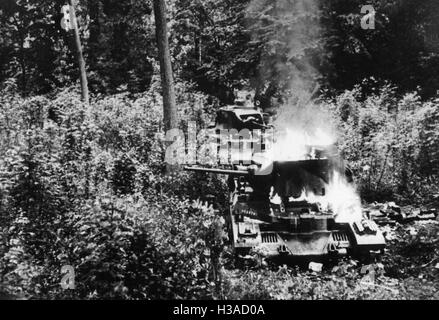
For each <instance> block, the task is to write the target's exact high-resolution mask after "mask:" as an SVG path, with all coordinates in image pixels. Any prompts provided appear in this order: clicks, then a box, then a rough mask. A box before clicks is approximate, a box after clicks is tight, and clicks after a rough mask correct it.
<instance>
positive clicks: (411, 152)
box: [328, 85, 439, 202]
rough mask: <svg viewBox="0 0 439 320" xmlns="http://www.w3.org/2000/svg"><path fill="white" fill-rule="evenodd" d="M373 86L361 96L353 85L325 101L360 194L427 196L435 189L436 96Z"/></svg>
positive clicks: (437, 148) (418, 198) (379, 197)
mask: <svg viewBox="0 0 439 320" xmlns="http://www.w3.org/2000/svg"><path fill="white" fill-rule="evenodd" d="M375 91H377V92H376V93H374V94H371V95H369V96H368V97H366V98H365V99H363V98H362V96H363V95H362V92H361V90H360V88H359V87H356V88H355V89H353V90H351V91H346V92H345V93H343V94H341V95H340V96H338V97H337V98H336V99H335V100H334V101H333V102H332V103H330V104H329V105H328V107H329V108H331V109H332V110H333V112H334V118H335V121H336V123H337V124H338V128H339V133H340V137H339V148H340V150H341V151H342V154H343V156H344V158H345V159H346V160H347V161H348V163H349V164H350V165H351V167H352V169H353V173H354V176H355V177H356V178H357V182H358V185H359V187H360V190H361V192H362V195H363V197H364V198H365V199H366V200H372V201H374V200H377V201H380V200H386V199H397V200H399V201H404V200H406V199H409V200H410V201H411V202H414V201H415V202H421V201H429V200H431V199H432V196H433V195H434V194H437V193H438V190H439V189H438V187H437V186H438V184H437V182H438V177H439V175H438V174H439V172H438V168H439V163H438V159H439V158H438V155H439V131H438V128H439V117H438V110H439V101H437V100H431V101H424V102H423V101H421V99H420V98H419V96H418V94H417V93H416V92H415V93H410V94H405V95H404V96H402V97H399V96H398V95H397V94H396V93H395V89H394V88H393V87H392V86H390V85H386V86H383V87H381V88H379V90H375Z"/></svg>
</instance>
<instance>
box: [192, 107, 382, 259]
mask: <svg viewBox="0 0 439 320" xmlns="http://www.w3.org/2000/svg"><path fill="white" fill-rule="evenodd" d="M269 126H270V125H269V124H268V123H267V122H266V120H265V119H264V115H263V114H262V113H261V112H260V111H258V110H256V109H253V108H249V107H246V106H244V105H241V106H240V105H235V106H229V107H225V108H222V109H220V110H219V111H218V114H217V118H216V124H215V126H214V128H215V129H217V130H220V129H230V128H233V129H237V130H242V129H250V130H252V129H266V128H268V127H269ZM307 148H308V151H307V152H306V155H305V156H304V157H303V159H300V160H293V161H279V160H266V161H265V160H263V161H259V160H258V158H257V157H254V158H252V161H251V162H250V163H246V164H243V163H241V162H236V163H233V164H230V165H229V166H228V167H227V166H220V167H215V168H212V167H210V168H207V167H202V166H189V167H185V170H189V171H198V172H200V171H201V172H211V173H217V174H225V175H227V176H228V179H227V182H228V187H229V208H228V212H227V213H226V217H227V221H228V227H229V233H230V240H231V242H232V244H233V247H234V249H235V251H236V253H242V254H245V253H246V252H248V251H249V250H256V251H258V252H259V253H261V254H263V255H264V256H269V257H278V256H331V255H346V254H352V255H358V254H360V255H362V254H365V253H366V254H367V253H369V252H370V251H375V250H376V251H379V250H383V248H384V246H385V240H384V237H383V235H382V233H381V232H380V230H379V229H378V227H377V225H376V224H375V223H374V222H373V221H371V220H368V219H366V218H364V217H357V219H346V220H340V219H339V218H340V217H338V216H337V215H336V212H335V211H334V208H331V206H323V205H322V204H323V203H324V202H325V201H326V197H327V193H328V191H329V190H328V188H329V187H330V185H331V181H333V180H334V178H336V177H338V176H339V177H342V178H343V179H344V181H346V182H347V183H350V182H351V181H352V179H351V175H350V171H349V170H348V168H347V167H346V166H345V165H344V163H343V161H341V160H340V159H339V158H338V157H337V156H336V154H335V152H334V149H333V148H331V147H328V146H326V147H321V146H307ZM261 154H262V158H264V157H263V155H264V148H262V151H261ZM333 188H334V186H333ZM342 197H343V195H342ZM346 210H350V208H349V207H348V208H347V209H346ZM346 214H347V215H349V212H346Z"/></svg>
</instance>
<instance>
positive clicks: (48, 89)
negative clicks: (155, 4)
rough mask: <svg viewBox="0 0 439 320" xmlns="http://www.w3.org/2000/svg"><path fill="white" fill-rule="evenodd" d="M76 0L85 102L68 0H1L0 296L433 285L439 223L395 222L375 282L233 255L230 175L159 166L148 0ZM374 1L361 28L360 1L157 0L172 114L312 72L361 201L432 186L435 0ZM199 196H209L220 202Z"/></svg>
mask: <svg viewBox="0 0 439 320" xmlns="http://www.w3.org/2000/svg"><path fill="white" fill-rule="evenodd" d="M77 2H78V4H77V13H78V18H79V25H80V31H81V39H82V42H83V47H84V54H85V60H86V65H87V76H88V80H89V86H90V91H91V93H92V94H91V102H90V105H88V106H87V105H85V104H83V103H82V102H81V101H80V98H79V96H80V95H79V93H78V91H77V90H78V89H77V87H78V86H77V78H78V72H77V66H76V60H75V58H74V48H73V44H72V39H71V35H69V34H68V33H66V32H65V31H64V30H62V29H61V26H60V23H59V21H60V18H61V17H60V9H61V6H62V5H63V4H64V3H65V1H64V0H56V1H43V0H2V1H0V294H2V293H7V294H9V295H12V296H13V297H23V298H74V299H77V298H92V299H102V298H115V299H130V298H131V299H158V298H165V299H172V298H187V299H194V298H234V299H243V298H249V299H266V298H267V299H274V298H277V299H320V298H324V299H333V298H339V299H351V298H359V299H382V298H413V297H415V298H417V297H420V298H430V297H433V298H439V297H438V296H437V292H438V284H437V283H436V282H437V280H436V282H434V281H435V279H437V272H438V271H437V269H435V268H434V262H436V261H437V255H438V252H437V249H436V248H437V244H438V243H437V239H438V231H439V230H438V227H437V224H434V223H432V224H431V225H414V226H411V229H410V230H406V229H404V228H402V227H396V229H395V230H391V231H392V232H393V233H395V237H394V239H393V240H391V241H390V245H391V249H390V250H389V251H388V252H387V253H386V254H385V255H384V256H383V258H382V259H381V261H377V262H376V263H374V265H373V266H374V268H375V269H376V270H378V271H377V272H378V274H377V282H376V285H373V286H369V285H367V284H366V285H364V284H362V283H361V280H362V279H363V277H364V274H363V273H362V272H361V268H362V265H361V264H360V263H358V262H356V261H342V262H340V263H339V264H338V265H335V266H333V267H334V268H329V269H325V270H324V272H323V273H321V274H319V275H318V274H316V273H313V272H310V271H303V270H301V269H292V268H287V267H281V268H278V267H277V266H276V267H273V266H267V265H260V264H259V265H258V268H257V269H252V268H251V267H249V268H247V269H246V268H241V269H239V268H238V269H237V268H234V267H235V265H234V263H235V260H234V259H233V257H232V254H231V252H230V248H228V246H227V235H226V232H225V227H224V219H223V215H222V213H223V212H224V208H225V206H227V202H226V197H227V191H226V184H225V183H224V181H223V180H222V179H221V178H217V177H215V176H213V175H207V174H190V173H185V172H181V171H178V170H174V171H172V170H171V171H169V170H168V173H167V174H164V172H165V169H166V164H165V163H164V155H165V144H164V143H163V136H164V133H163V125H162V96H161V87H160V83H159V81H158V80H157V79H158V73H159V72H158V63H157V49H156V45H155V30H154V19H153V14H152V9H151V3H150V1H144V0H88V1H85V0H83V1H77ZM368 3H370V4H372V5H373V6H374V8H375V10H376V17H375V18H376V21H375V26H376V28H375V29H373V30H363V29H362V28H361V26H360V19H361V17H362V14H361V13H360V9H361V6H362V5H363V4H364V3H363V1H357V0H336V1H335V0H334V1H333V0H331V1H317V0H315V1H308V0H278V1H268V0H252V1H250V0H239V1H237V0H205V1H204V0H203V1H199V0H169V1H167V7H168V18H169V21H168V24H169V28H170V32H169V37H170V50H171V55H172V63H173V69H174V74H175V78H176V84H175V85H176V92H177V107H178V116H179V120H180V127H181V129H182V130H183V131H184V130H185V128H186V122H187V121H188V120H191V121H195V122H196V123H197V125H198V128H201V127H205V126H206V125H207V123H209V122H210V121H211V120H212V119H213V115H214V113H215V110H216V109H217V108H218V107H219V106H221V105H223V104H224V103H229V102H231V101H232V100H233V91H234V89H236V88H241V87H250V88H251V89H253V90H254V91H255V92H256V98H257V99H258V100H259V101H260V102H261V107H262V108H263V109H266V110H268V109H270V108H272V107H278V106H279V105H281V104H284V101H287V98H288V97H290V96H291V95H293V96H294V94H295V92H294V90H297V91H299V92H301V91H302V90H303V91H306V92H308V91H310V89H312V88H314V87H316V88H320V89H321V90H320V93H322V94H321V95H320V98H319V100H318V101H319V103H320V105H321V106H322V107H323V108H324V109H326V110H328V111H329V113H330V114H331V115H332V117H333V120H334V123H335V124H336V126H337V129H338V130H337V133H338V148H339V150H340V152H341V154H342V155H343V157H344V158H345V159H346V160H347V162H348V163H349V165H350V166H351V168H352V171H353V174H354V179H355V182H356V184H357V186H358V189H359V191H360V192H361V195H362V196H363V199H364V200H366V201H375V200H378V201H381V200H396V201H398V202H410V203H417V204H424V203H426V202H431V201H433V200H434V199H437V195H438V194H439V187H438V186H439V181H438V180H439V172H438V169H439V163H438V161H439V160H438V159H439V100H438V98H437V89H438V86H439V72H438V70H439V59H438V49H439V45H438V38H439V34H438V31H437V30H438V25H437V23H438V22H437V21H439V20H438V19H437V18H438V15H439V8H438V3H437V1H435V0H424V1H422V2H420V1H415V0H395V1H385V0H373V1H368ZM316 83H318V85H319V86H315V84H316ZM201 195H214V197H215V202H216V204H217V206H216V207H215V208H213V207H212V206H210V205H209V204H207V203H203V202H201V201H200V200H199V198H200V196H201ZM389 232H390V231H389ZM435 259H436V260H435ZM418 261H421V262H422V265H421V266H419V265H417V266H415V264H416V263H417V262H418ZM65 265H72V266H73V267H74V270H75V273H76V274H75V275H76V277H75V280H76V281H75V284H76V289H75V290H63V289H62V288H61V286H60V281H61V279H62V274H61V268H62V267H63V266H65ZM424 280H425V281H424ZM427 281H428V282H427ZM435 295H436V296H435Z"/></svg>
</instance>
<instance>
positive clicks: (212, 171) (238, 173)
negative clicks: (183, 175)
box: [183, 166, 250, 176]
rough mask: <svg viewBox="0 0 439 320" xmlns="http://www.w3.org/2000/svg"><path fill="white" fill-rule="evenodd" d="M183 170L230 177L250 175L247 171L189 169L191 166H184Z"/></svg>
mask: <svg viewBox="0 0 439 320" xmlns="http://www.w3.org/2000/svg"><path fill="white" fill-rule="evenodd" d="M183 169H184V170H186V171H195V172H210V173H218V174H231V175H238V176H246V175H249V174H250V173H249V172H248V171H247V170H233V169H216V168H203V167H191V166H186V167H184V168H183Z"/></svg>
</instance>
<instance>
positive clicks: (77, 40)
mask: <svg viewBox="0 0 439 320" xmlns="http://www.w3.org/2000/svg"><path fill="white" fill-rule="evenodd" d="M69 4H70V19H71V21H72V26H73V34H74V40H75V48H76V57H77V59H78V67H79V79H80V81H81V93H82V100H83V101H84V102H85V103H87V104H88V101H89V97H88V82H87V73H86V70H85V60H84V56H83V54H82V45H81V38H80V37H79V28H78V21H77V20H76V12H75V0H70V1H69Z"/></svg>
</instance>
